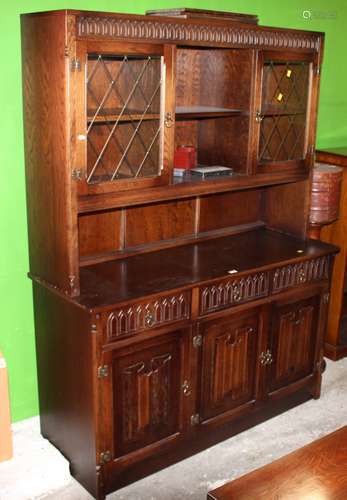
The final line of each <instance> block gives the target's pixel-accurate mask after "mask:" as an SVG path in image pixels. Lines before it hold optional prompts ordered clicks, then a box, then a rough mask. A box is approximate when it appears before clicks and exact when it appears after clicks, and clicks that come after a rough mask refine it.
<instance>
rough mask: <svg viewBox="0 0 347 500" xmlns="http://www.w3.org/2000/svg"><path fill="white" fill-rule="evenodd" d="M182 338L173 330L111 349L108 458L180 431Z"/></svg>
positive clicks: (185, 334)
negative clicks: (111, 413)
mask: <svg viewBox="0 0 347 500" xmlns="http://www.w3.org/2000/svg"><path fill="white" fill-rule="evenodd" d="M188 338H189V331H188V330H186V331H185V330H179V331H175V332H170V333H169V334H167V335H161V336H160V337H157V338H155V339H152V340H151V341H145V342H141V343H138V344H132V345H130V346H128V347H126V348H122V349H119V350H115V351H113V352H112V361H111V363H112V380H111V385H112V387H111V389H110V390H111V392H112V406H113V415H112V417H111V420H113V433H112V434H113V453H114V457H120V456H122V455H125V454H127V453H130V452H133V451H135V450H138V449H140V448H143V447H145V446H147V445H151V444H153V443H156V442H158V441H161V440H165V438H169V437H171V439H172V436H173V435H175V434H178V433H180V432H181V431H182V427H183V426H184V422H183V406H184V405H185V403H186V401H185V400H183V398H182V395H183V392H182V385H183V378H188V377H187V375H186V366H185V364H184V359H185V358H184V356H185V346H186V342H187V339H188ZM185 399H186V398H185Z"/></svg>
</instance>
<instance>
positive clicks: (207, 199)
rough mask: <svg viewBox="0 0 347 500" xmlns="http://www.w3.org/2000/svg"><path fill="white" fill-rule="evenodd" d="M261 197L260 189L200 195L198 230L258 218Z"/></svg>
mask: <svg viewBox="0 0 347 500" xmlns="http://www.w3.org/2000/svg"><path fill="white" fill-rule="evenodd" d="M261 199H262V191H261V190H252V191H247V192H245V193H242V192H241V193H227V194H216V195H212V196H204V197H202V198H201V201H200V222H199V231H200V232H205V231H211V230H214V229H220V228H223V227H228V226H233V225H236V224H248V223H251V222H255V221H257V220H259V214H260V213H261Z"/></svg>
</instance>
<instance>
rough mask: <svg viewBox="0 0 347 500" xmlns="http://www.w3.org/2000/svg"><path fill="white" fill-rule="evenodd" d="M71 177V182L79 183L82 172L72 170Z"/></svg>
mask: <svg viewBox="0 0 347 500" xmlns="http://www.w3.org/2000/svg"><path fill="white" fill-rule="evenodd" d="M71 177H72V180H74V181H81V180H82V177H83V172H82V170H80V169H74V170H73V171H72V172H71Z"/></svg>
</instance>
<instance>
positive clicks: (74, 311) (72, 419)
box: [34, 283, 101, 496]
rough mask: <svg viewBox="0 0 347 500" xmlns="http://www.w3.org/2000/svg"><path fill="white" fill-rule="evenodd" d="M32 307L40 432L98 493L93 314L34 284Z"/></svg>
mask: <svg viewBox="0 0 347 500" xmlns="http://www.w3.org/2000/svg"><path fill="white" fill-rule="evenodd" d="M34 306H35V331H36V354H37V368H38V379H39V402H40V419H41V432H42V434H43V436H44V437H46V438H47V439H49V440H50V441H51V442H52V443H53V444H54V445H55V446H56V447H57V448H58V449H59V450H61V451H62V453H63V454H64V455H65V456H66V457H67V458H68V459H69V461H70V470H71V473H72V474H73V475H74V476H75V477H76V479H77V480H78V481H80V482H81V483H82V484H83V486H84V487H85V488H86V489H87V490H88V491H89V492H90V493H92V494H93V495H95V496H97V495H98V494H99V488H100V486H101V485H100V484H99V485H98V479H97V477H96V475H95V468H96V452H97V449H96V439H95V435H94V433H95V429H96V417H95V414H96V408H97V394H96V392H95V391H96V387H95V383H96V379H95V377H94V373H95V372H96V366H95V364H96V360H95V357H96V353H95V343H94V342H95V338H94V337H93V333H92V331H91V317H90V316H89V314H88V313H87V312H86V311H85V310H83V309H82V308H80V307H76V305H74V304H72V303H71V302H69V301H67V300H66V299H64V298H63V297H59V296H58V295H57V294H55V293H53V292H51V291H50V290H48V289H47V288H46V287H44V286H42V285H40V284H36V283H35V284H34ZM87 387H88V388H89V390H86V388H87ZM57 415H59V418H57ZM77 428H78V429H77Z"/></svg>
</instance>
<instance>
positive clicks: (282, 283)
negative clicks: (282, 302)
mask: <svg viewBox="0 0 347 500" xmlns="http://www.w3.org/2000/svg"><path fill="white" fill-rule="evenodd" d="M329 271H330V257H329V256H328V255H325V256H323V257H318V258H317V259H311V260H305V261H304V262H298V263H296V264H289V265H287V266H283V267H278V268H277V269H275V270H274V273H273V277H272V293H279V292H282V291H283V290H286V289H287V288H291V287H295V286H298V285H305V284H309V283H315V282H317V281H324V280H327V279H328V278H329Z"/></svg>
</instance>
